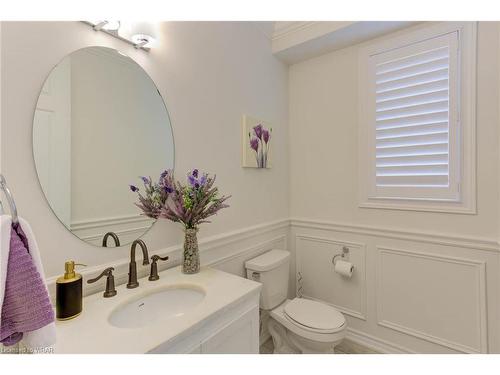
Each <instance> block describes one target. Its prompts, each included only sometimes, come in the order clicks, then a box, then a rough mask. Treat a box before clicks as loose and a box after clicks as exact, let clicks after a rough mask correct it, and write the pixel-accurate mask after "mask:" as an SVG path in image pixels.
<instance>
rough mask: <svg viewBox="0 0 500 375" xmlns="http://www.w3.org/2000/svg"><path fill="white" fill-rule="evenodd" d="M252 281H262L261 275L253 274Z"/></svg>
mask: <svg viewBox="0 0 500 375" xmlns="http://www.w3.org/2000/svg"><path fill="white" fill-rule="evenodd" d="M252 280H254V281H260V273H259V272H252Z"/></svg>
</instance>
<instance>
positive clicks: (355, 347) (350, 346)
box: [260, 338, 378, 354]
mask: <svg viewBox="0 0 500 375" xmlns="http://www.w3.org/2000/svg"><path fill="white" fill-rule="evenodd" d="M273 351H274V345H273V339H272V338H269V340H267V341H266V342H265V343H264V344H262V345H261V346H260V354H273ZM335 353H336V354H378V352H376V351H374V350H372V349H369V348H367V347H365V346H362V345H359V344H356V343H354V342H352V341H349V340H344V341H343V342H342V343H341V344H340V345H338V346H337V347H336V348H335Z"/></svg>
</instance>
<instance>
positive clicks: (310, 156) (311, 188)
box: [289, 22, 500, 352]
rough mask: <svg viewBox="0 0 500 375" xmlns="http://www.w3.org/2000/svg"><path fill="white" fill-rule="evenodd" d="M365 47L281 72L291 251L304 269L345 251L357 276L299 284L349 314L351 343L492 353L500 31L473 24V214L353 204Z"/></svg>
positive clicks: (496, 344)
mask: <svg viewBox="0 0 500 375" xmlns="http://www.w3.org/2000/svg"><path fill="white" fill-rule="evenodd" d="M419 27H425V25H419V26H417V27H416V28H419ZM405 32H408V30H403V31H400V32H398V33H397V34H401V33H405ZM392 36H394V34H392V35H389V36H385V37H383V38H380V39H386V38H389V37H392ZM369 43H373V41H371V42H367V43H364V44H362V45H355V46H352V47H349V48H345V49H342V50H338V51H335V52H333V53H330V54H326V55H323V56H320V57H317V58H314V59H311V60H307V61H304V62H301V63H298V64H296V65H293V66H291V67H290V75H289V90H290V94H289V95H290V96H289V100H290V103H289V108H290V112H289V113H290V130H289V131H290V150H291V154H290V155H291V156H290V165H291V172H290V187H291V192H290V210H291V216H292V233H291V234H292V235H291V246H292V249H293V250H294V251H296V252H297V254H298V255H299V257H300V259H301V261H299V263H300V262H303V264H302V265H300V264H299V265H298V267H299V268H300V267H305V269H306V270H307V269H308V268H307V267H310V266H311V263H312V262H313V261H314V260H315V261H319V262H320V264H321V262H322V261H323V262H328V261H329V260H330V259H331V257H332V256H333V255H334V254H335V253H337V252H339V251H340V249H341V247H342V244H343V243H345V244H347V245H348V246H350V247H351V248H352V249H353V250H352V254H351V256H352V259H353V262H354V263H355V266H356V269H357V274H356V275H355V277H354V278H353V279H352V280H350V281H345V280H343V279H339V278H336V277H335V275H333V274H331V273H330V274H329V275H330V276H329V277H325V278H322V280H321V281H320V280H319V279H317V278H316V277H315V275H316V274H318V273H315V274H312V273H311V272H309V273H307V272H306V273H307V274H306V275H304V278H305V283H306V284H305V285H304V288H305V289H306V290H307V293H309V295H310V296H311V297H316V298H321V299H323V300H327V301H328V302H330V303H332V304H334V305H336V306H337V307H339V308H341V309H342V310H343V311H344V312H345V313H346V315H347V317H348V322H349V326H350V330H351V331H350V334H351V336H353V337H355V338H358V339H359V338H360V337H361V338H363V339H364V341H365V342H370V340H372V342H376V343H377V344H378V345H379V346H384V345H386V346H385V347H386V350H389V351H397V350H399V351H416V352H455V351H459V352H462V351H465V352H485V351H490V352H491V351H492V352H500V341H499V329H500V326H499V325H498V322H497V320H498V319H497V317H498V313H499V309H498V294H499V292H500V290H499V264H498V262H499V252H498V242H497V240H498V235H499V233H498V228H499V219H498V191H499V185H498V171H499V162H498V159H499V152H498V148H499V147H498V146H499V142H498V139H499V138H498V120H499V118H498V110H497V108H498V103H499V95H498V89H499V85H498V77H499V75H498V72H499V70H500V65H499V60H498V52H499V38H498V23H487V22H481V23H479V26H478V72H477V192H478V193H477V205H478V214H477V215H463V214H445V213H429V212H415V211H398V210H383V209H366V208H359V207H358V195H357V193H358V181H357V170H358V104H359V103H358V50H359V48H360V47H361V46H364V45H366V44H369ZM388 249H389V250H388ZM303 254H307V255H306V256H304V255H303ZM318 258H319V259H321V260H318ZM323 264H324V263H323ZM318 272H319V271H318ZM325 272H326V271H325ZM330 272H331V271H330ZM307 283H309V284H308V285H307ZM314 284H315V285H316V287H314ZM464 325H467V328H466V327H464ZM471 327H472V328H471ZM387 348H388V349H387Z"/></svg>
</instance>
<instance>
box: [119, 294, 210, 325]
mask: <svg viewBox="0 0 500 375" xmlns="http://www.w3.org/2000/svg"><path fill="white" fill-rule="evenodd" d="M204 298H205V292H204V291H203V290H202V289H200V288H199V287H195V286H193V287H191V286H174V287H168V288H164V289H160V290H157V291H155V292H153V293H149V294H145V295H143V296H141V297H140V298H136V299H134V300H132V301H129V302H127V303H125V304H123V305H121V306H118V307H117V308H116V309H115V310H114V311H113V312H112V313H111V315H110V316H109V322H110V323H111V325H113V326H115V327H118V328H141V327H145V326H147V325H151V324H154V323H155V322H157V321H158V320H159V319H168V318H176V317H180V316H182V315H184V314H185V313H187V312H189V311H190V309H192V308H194V307H195V306H196V305H198V304H199V303H201V301H203V299H204Z"/></svg>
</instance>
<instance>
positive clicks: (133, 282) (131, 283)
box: [127, 240, 149, 289]
mask: <svg viewBox="0 0 500 375" xmlns="http://www.w3.org/2000/svg"><path fill="white" fill-rule="evenodd" d="M137 245H139V246H140V247H141V250H142V256H143V260H142V265H143V266H145V265H146V264H149V255H148V248H147V246H146V244H145V243H144V241H143V240H135V241H134V242H132V247H131V248H130V264H129V266H128V283H127V288H128V289H133V288H137V287H138V286H139V282H138V281H137V264H136V263H135V247H136V246H137Z"/></svg>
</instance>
